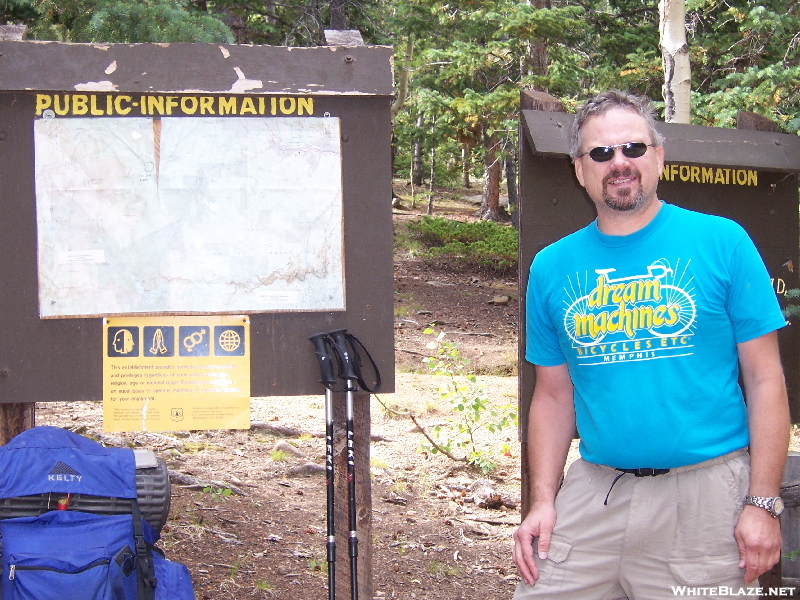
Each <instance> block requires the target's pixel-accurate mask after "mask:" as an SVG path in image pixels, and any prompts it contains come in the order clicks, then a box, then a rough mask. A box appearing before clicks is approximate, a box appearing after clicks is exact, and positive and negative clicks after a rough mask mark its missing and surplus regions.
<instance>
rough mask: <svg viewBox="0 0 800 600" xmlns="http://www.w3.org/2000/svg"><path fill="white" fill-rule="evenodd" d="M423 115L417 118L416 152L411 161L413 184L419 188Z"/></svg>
mask: <svg viewBox="0 0 800 600" xmlns="http://www.w3.org/2000/svg"><path fill="white" fill-rule="evenodd" d="M423 122H424V121H423V119H422V115H421V114H420V115H418V116H417V135H416V139H415V140H414V151H413V154H412V158H411V160H412V161H413V172H414V174H413V177H412V178H411V182H412V183H413V184H414V185H415V186H417V187H419V186H421V185H422V142H423V138H422V125H423Z"/></svg>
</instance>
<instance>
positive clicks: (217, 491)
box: [203, 485, 233, 502]
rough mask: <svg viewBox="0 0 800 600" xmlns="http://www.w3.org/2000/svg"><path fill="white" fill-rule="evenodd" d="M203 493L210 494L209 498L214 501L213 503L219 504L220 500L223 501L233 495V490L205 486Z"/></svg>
mask: <svg viewBox="0 0 800 600" xmlns="http://www.w3.org/2000/svg"><path fill="white" fill-rule="evenodd" d="M203 492H204V493H206V494H211V497H212V498H213V499H214V502H219V501H220V500H225V499H226V498H228V497H229V496H230V495H232V494H233V490H232V489H230V488H226V487H219V486H212V485H209V486H206V487H204V488H203Z"/></svg>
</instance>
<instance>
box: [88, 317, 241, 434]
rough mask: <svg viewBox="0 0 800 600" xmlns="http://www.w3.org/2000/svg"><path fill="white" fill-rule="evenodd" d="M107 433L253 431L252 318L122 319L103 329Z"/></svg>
mask: <svg viewBox="0 0 800 600" xmlns="http://www.w3.org/2000/svg"><path fill="white" fill-rule="evenodd" d="M103 348H104V350H103V427H104V429H105V430H106V431H174V430H186V429H247V428H249V427H250V320H249V319H248V318H247V317H245V316H237V317H230V316H229V317H209V316H206V317H202V316H196V317H132V318H127V317H119V318H109V319H104V324H103Z"/></svg>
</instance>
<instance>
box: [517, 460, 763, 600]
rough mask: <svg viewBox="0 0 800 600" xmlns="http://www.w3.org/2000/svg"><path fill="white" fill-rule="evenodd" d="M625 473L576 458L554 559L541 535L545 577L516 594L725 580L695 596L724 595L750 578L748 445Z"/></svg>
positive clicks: (660, 591)
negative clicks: (744, 521) (741, 541)
mask: <svg viewBox="0 0 800 600" xmlns="http://www.w3.org/2000/svg"><path fill="white" fill-rule="evenodd" d="M619 475H620V472H619V471H617V470H615V469H612V468H609V467H605V466H602V465H595V464H591V463H588V462H586V461H584V460H582V459H579V460H577V461H576V462H575V463H573V464H572V466H571V467H570V468H569V471H568V473H567V477H566V479H565V481H564V485H563V486H562V488H561V490H560V491H559V493H558V496H557V498H556V511H557V515H558V516H557V521H556V526H555V530H554V532H553V536H552V540H551V543H550V551H549V553H548V557H547V559H546V560H540V559H539V558H538V553H537V551H536V548H535V545H536V543H535V542H534V555H535V556H536V563H537V566H538V567H539V580H538V581H537V582H536V585H535V586H529V585H527V584H526V583H524V582H523V583H520V584H519V586H518V587H517V590H516V592H515V594H514V600H528V599H533V598H558V599H559V600H562V599H563V600H569V599H573V600H621V599H626V598H628V599H630V600H660V599H662V598H669V599H673V598H676V597H680V596H681V595H687V594H686V588H689V587H690V588H717V589H706V590H700V591H699V592H695V593H694V594H691V595H702V596H704V597H706V598H717V597H725V596H730V595H731V593H732V591H736V590H739V589H740V588H741V587H743V586H744V569H739V551H738V547H737V545H736V540H735V539H734V537H733V530H734V528H735V527H736V522H737V520H738V518H739V513H740V512H741V510H742V507H743V505H744V497H745V495H746V494H747V491H748V486H749V481H750V456H749V455H748V454H747V452H746V450H744V449H742V450H739V451H736V452H732V453H731V454H726V455H724V456H721V457H719V458H715V459H712V460H709V461H705V462H702V463H699V464H696V465H689V466H686V467H679V468H677V469H673V470H671V471H670V472H669V473H667V474H664V475H657V476H655V477H635V476H634V475H632V474H624V475H622V477H620V478H619V480H617V482H616V483H613V482H614V480H615V479H616V478H617V476H619ZM612 484H613V487H612ZM609 490H610V493H609ZM606 497H607V498H608V500H607V504H604V501H605V500H606ZM756 583H757V582H754V584H753V585H756ZM681 586H683V588H684V591H683V593H681V591H680V589H681ZM720 588H722V591H721V592H720V591H719V589H720ZM731 590H732V591H731ZM726 591H727V593H726Z"/></svg>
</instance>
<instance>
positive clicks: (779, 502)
mask: <svg viewBox="0 0 800 600" xmlns="http://www.w3.org/2000/svg"><path fill="white" fill-rule="evenodd" d="M770 512H771V513H772V514H773V515H775V516H776V517H777V516H778V515H779V514H781V513H782V512H783V498H780V497H778V498H775V501H774V502H773V503H772V510H771V511H770Z"/></svg>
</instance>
